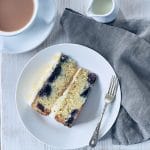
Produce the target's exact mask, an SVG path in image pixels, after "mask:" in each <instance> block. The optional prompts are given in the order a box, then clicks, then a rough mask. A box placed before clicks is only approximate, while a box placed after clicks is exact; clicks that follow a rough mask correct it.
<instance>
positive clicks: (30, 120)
mask: <svg viewBox="0 0 150 150" xmlns="http://www.w3.org/2000/svg"><path fill="white" fill-rule="evenodd" d="M57 52H63V53H64V54H67V55H69V56H71V57H72V58H73V59H75V60H76V61H77V62H78V64H79V65H80V66H82V67H84V68H87V69H89V70H91V71H93V72H95V73H96V74H97V75H98V80H97V82H96V84H95V86H94V87H93V89H92V90H91V93H90V94H89V97H88V99H87V103H86V104H85V106H84V107H83V110H82V111H81V114H80V116H79V118H78V119H77V120H76V122H75V124H74V126H73V127H72V128H68V127H65V126H63V125H62V124H60V123H58V122H56V121H55V120H53V119H52V118H51V117H49V116H42V115H40V114H39V113H37V112H35V111H34V110H32V108H31V107H30V106H29V105H28V100H29V99H30V94H31V91H32V88H33V85H34V84H35V83H36V82H37V81H38V79H39V76H40V75H41V74H42V73H43V71H44V70H45V67H46V65H47V64H48V62H49V61H50V59H51V57H52V56H53V55H54V54H55V53H57ZM112 75H115V72H114V70H113V69H112V67H111V66H110V64H109V63H108V62H107V61H106V60H105V59H104V58H103V57H102V56H101V55H100V54H98V53H97V52H95V51H94V50H92V49H90V48H87V47H84V46H81V45H76V44H59V45H54V46H51V47H48V48H46V49H44V50H43V51H41V52H39V53H38V54H37V55H35V56H34V57H33V58H32V59H31V60H30V61H29V62H28V63H27V64H26V65H25V68H24V69H23V72H22V74H21V76H20V78H19V81H18V84H17V89H16V103H17V108H18V112H19V115H20V117H21V120H22V121H23V123H24V125H25V126H26V128H27V129H28V130H29V131H30V132H31V133H32V135H34V136H35V137H36V138H38V139H39V140H40V141H42V142H44V143H46V144H48V145H50V146H52V147H54V148H58V149H74V148H81V147H84V146H87V145H88V143H89V140H90V138H91V136H92V133H93V131H94V129H95V127H96V124H97V122H98V120H99V116H100V113H101V112H102V109H103V107H104V97H105V94H106V92H107V90H108V87H109V83H110V79H111V77H112ZM120 102H121V92H120V86H119V88H118V91H117V95H116V99H115V101H114V102H113V103H111V104H110V105H109V106H108V108H107V109H106V112H105V115H104V118H103V121H102V125H101V131H100V138H101V137H102V136H104V135H105V134H106V133H107V132H108V131H109V129H110V128H111V127H112V125H113V124H114V122H115V120H116V118H117V115H118V112H119V108H120Z"/></svg>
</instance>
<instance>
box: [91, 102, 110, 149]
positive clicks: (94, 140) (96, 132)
mask: <svg viewBox="0 0 150 150" xmlns="http://www.w3.org/2000/svg"><path fill="white" fill-rule="evenodd" d="M106 107H107V103H105V105H104V108H103V111H102V114H101V117H100V121H99V122H98V124H97V126H96V128H95V130H94V133H93V135H92V137H91V139H90V142H89V146H90V147H95V146H96V144H97V142H98V136H99V129H100V126H101V123H102V119H103V116H104V113H105V110H106Z"/></svg>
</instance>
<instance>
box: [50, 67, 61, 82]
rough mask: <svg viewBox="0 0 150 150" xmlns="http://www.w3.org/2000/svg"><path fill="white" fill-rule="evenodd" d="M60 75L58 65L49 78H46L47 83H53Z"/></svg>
mask: <svg viewBox="0 0 150 150" xmlns="http://www.w3.org/2000/svg"><path fill="white" fill-rule="evenodd" d="M60 73H61V66H60V64H58V65H57V66H56V68H55V70H54V71H53V73H52V74H51V76H50V77H49V78H48V82H51V83H52V82H53V81H54V80H56V79H57V77H58V76H59V75H60Z"/></svg>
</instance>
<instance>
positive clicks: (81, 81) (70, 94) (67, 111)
mask: <svg viewBox="0 0 150 150" xmlns="http://www.w3.org/2000/svg"><path fill="white" fill-rule="evenodd" d="M95 81H96V74H94V73H91V72H89V71H88V70H86V69H83V68H80V69H78V71H77V72H76V74H75V76H74V77H73V80H72V82H71V83H70V85H69V87H68V88H67V90H66V91H65V92H64V94H63V96H61V97H60V98H59V99H58V100H57V101H56V103H55V105H54V107H53V109H52V111H53V113H54V115H55V119H56V120H57V121H58V122H61V123H63V124H64V125H65V126H68V127H71V126H72V124H73V122H74V120H76V118H77V117H78V115H79V113H80V111H81V109H82V107H83V105H84V104H85V102H86V99H87V96H88V93H89V91H90V90H91V86H92V85H93V84H94V83H95Z"/></svg>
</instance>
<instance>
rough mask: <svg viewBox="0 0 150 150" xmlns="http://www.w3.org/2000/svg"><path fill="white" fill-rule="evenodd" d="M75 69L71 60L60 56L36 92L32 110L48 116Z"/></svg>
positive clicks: (74, 64)
mask: <svg viewBox="0 0 150 150" xmlns="http://www.w3.org/2000/svg"><path fill="white" fill-rule="evenodd" d="M54 57H56V56H54ZM57 57H58V55H57ZM77 69H78V66H77V64H76V62H75V61H74V60H73V59H71V58H70V57H69V56H66V55H64V54H60V55H59V59H57V62H56V63H54V65H53V67H52V68H51V69H50V71H49V72H48V74H47V75H46V76H47V78H46V80H45V82H43V85H42V87H41V88H40V89H39V91H38V92H37V94H36V97H35V99H34V101H33V103H32V108H33V109H34V110H36V111H38V112H39V113H41V114H43V115H48V114H49V113H50V112H51V108H52V107H53V105H54V103H55V102H56V100H57V99H58V98H59V97H60V96H62V95H63V93H64V91H65V90H66V88H67V87H68V85H69V84H70V82H71V80H72V78H73V76H74V74H75V73H76V71H77Z"/></svg>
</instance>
